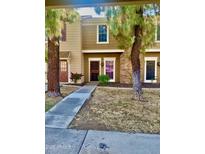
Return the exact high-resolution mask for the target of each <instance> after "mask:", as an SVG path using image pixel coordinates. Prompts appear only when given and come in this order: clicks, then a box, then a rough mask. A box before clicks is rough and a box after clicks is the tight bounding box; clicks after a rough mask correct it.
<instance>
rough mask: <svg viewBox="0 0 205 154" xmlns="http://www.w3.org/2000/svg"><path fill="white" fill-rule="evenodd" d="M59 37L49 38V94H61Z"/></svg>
mask: <svg viewBox="0 0 205 154" xmlns="http://www.w3.org/2000/svg"><path fill="white" fill-rule="evenodd" d="M60 95H61V92H60V83H59V43H58V38H56V37H54V38H52V39H51V40H50V39H48V96H60Z"/></svg>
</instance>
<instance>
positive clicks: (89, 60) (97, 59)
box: [88, 58, 101, 82]
mask: <svg viewBox="0 0 205 154" xmlns="http://www.w3.org/2000/svg"><path fill="white" fill-rule="evenodd" d="M91 61H99V75H101V58H88V80H89V82H90V62H91Z"/></svg>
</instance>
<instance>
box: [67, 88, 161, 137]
mask: <svg viewBox="0 0 205 154" xmlns="http://www.w3.org/2000/svg"><path fill="white" fill-rule="evenodd" d="M144 97H145V99H146V100H148V102H139V101H138V99H137V98H136V97H135V94H134V91H133V90H132V89H120V88H103V87H98V88H97V89H96V90H95V92H94V94H93V97H92V98H91V100H90V101H89V102H88V103H87V104H86V105H85V107H83V108H82V109H81V110H80V112H79V113H78V114H77V116H76V117H75V119H74V120H73V121H72V123H71V125H70V126H69V127H70V128H77V129H94V130H114V131H125V132H142V133H157V134H158V133H159V132H160V91H159V90H158V89H154V90H151V89H146V90H144Z"/></svg>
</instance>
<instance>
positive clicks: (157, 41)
mask: <svg viewBox="0 0 205 154" xmlns="http://www.w3.org/2000/svg"><path fill="white" fill-rule="evenodd" d="M157 26H158V22H156V28H155V42H156V43H159V42H160V40H157Z"/></svg>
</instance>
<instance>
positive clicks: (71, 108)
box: [45, 85, 96, 128]
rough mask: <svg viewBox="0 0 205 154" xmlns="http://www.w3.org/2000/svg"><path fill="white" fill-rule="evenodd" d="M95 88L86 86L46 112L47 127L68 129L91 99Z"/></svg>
mask: <svg viewBox="0 0 205 154" xmlns="http://www.w3.org/2000/svg"><path fill="white" fill-rule="evenodd" d="M95 88H96V85H85V86H83V87H82V88H80V89H78V90H76V91H75V92H73V93H72V94H70V95H68V96H67V97H65V98H64V99H62V100H61V101H60V102H59V103H57V104H56V105H55V106H54V107H53V108H51V109H50V110H49V111H48V112H46V117H45V120H46V121H45V125H46V127H51V128H67V126H68V125H69V124H70V122H71V121H72V120H73V118H74V117H75V115H76V114H77V113H78V111H79V110H80V109H81V107H82V106H83V104H84V103H85V102H86V101H87V100H88V99H89V98H90V97H91V94H92V93H93V91H94V90H95Z"/></svg>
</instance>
